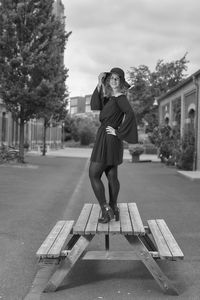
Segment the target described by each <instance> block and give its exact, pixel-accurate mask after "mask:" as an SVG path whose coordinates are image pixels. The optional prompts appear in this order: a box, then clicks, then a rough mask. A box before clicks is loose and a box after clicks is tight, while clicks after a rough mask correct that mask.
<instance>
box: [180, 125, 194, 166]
mask: <svg viewBox="0 0 200 300" xmlns="http://www.w3.org/2000/svg"><path fill="white" fill-rule="evenodd" d="M194 151H195V133H194V130H193V129H189V130H186V131H185V132H184V134H183V137H182V139H181V143H180V148H179V149H178V151H177V163H176V165H177V167H178V168H179V169H182V170H188V171H191V170H192V169H193V163H194Z"/></svg>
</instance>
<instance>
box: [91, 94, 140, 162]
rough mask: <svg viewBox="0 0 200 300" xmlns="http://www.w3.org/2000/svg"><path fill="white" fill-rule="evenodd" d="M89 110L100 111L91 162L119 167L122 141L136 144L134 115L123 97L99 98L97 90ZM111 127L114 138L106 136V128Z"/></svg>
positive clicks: (110, 135) (136, 134)
mask: <svg viewBox="0 0 200 300" xmlns="http://www.w3.org/2000/svg"><path fill="white" fill-rule="evenodd" d="M90 104H91V109H92V110H100V115H99V120H100V122H101V126H100V127H99V129H98V131H97V135H96V140H95V144H94V148H93V151H92V154H91V161H93V162H100V163H103V164H105V165H106V166H113V165H119V164H121V163H122V162H123V140H125V141H126V142H128V143H132V144H135V143H138V132H137V124H136V119H135V114H134V112H133V110H132V108H131V105H130V103H129V102H128V100H127V98H126V96H125V95H120V96H118V97H114V96H111V97H110V98H109V99H107V98H103V97H101V94H100V93H99V92H98V90H97V88H96V89H95V90H94V93H93V94H92V97H91V103H90ZM107 126H112V127H113V128H115V130H116V136H115V135H112V134H108V133H107V132H106V127H107Z"/></svg>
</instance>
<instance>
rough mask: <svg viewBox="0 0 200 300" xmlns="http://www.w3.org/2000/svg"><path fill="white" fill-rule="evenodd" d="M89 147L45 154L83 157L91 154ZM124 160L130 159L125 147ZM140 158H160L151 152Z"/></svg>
mask: <svg viewBox="0 0 200 300" xmlns="http://www.w3.org/2000/svg"><path fill="white" fill-rule="evenodd" d="M91 152H92V149H91V148H71V147H66V148H64V149H59V150H50V151H49V152H47V154H46V155H47V156H56V157H83V158H89V157H90V155H91ZM28 154H32V155H41V152H40V151H29V152H28ZM124 160H131V155H130V153H129V151H128V150H127V149H125V150H124ZM140 160H141V161H142V160H151V161H153V162H160V159H159V158H158V157H157V155H151V154H142V155H141V156H140Z"/></svg>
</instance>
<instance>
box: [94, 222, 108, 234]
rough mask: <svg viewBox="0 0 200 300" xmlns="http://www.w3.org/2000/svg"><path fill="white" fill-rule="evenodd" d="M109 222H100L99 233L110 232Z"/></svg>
mask: <svg viewBox="0 0 200 300" xmlns="http://www.w3.org/2000/svg"><path fill="white" fill-rule="evenodd" d="M108 229H109V223H98V225H97V233H108Z"/></svg>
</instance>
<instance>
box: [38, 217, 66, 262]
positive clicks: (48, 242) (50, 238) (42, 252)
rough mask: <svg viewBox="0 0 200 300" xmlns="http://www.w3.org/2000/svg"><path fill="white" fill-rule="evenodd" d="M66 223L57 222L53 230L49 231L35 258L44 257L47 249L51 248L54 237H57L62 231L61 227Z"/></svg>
mask: <svg viewBox="0 0 200 300" xmlns="http://www.w3.org/2000/svg"><path fill="white" fill-rule="evenodd" d="M65 222H66V221H63V220H61V221H58V222H57V223H56V225H55V226H54V227H53V229H52V230H51V231H50V233H49V234H48V236H47V237H46V239H45V240H44V242H43V243H42V245H41V246H40V248H39V249H38V251H37V253H36V256H38V257H42V256H46V254H47V253H48V251H49V249H50V248H51V247H52V245H53V243H54V241H55V239H56V237H57V236H58V235H59V233H60V231H61V230H62V228H63V226H64V225H65Z"/></svg>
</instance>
